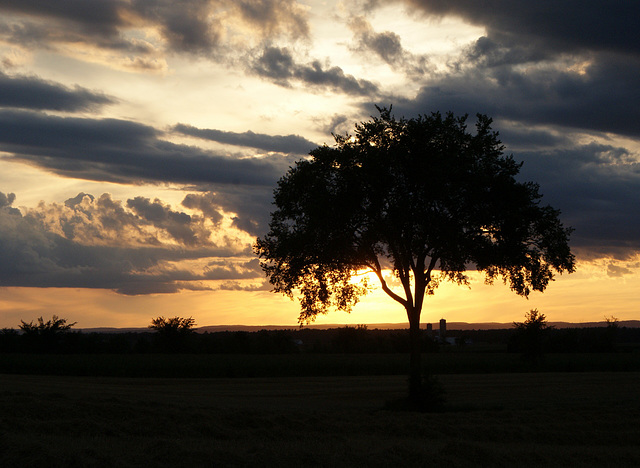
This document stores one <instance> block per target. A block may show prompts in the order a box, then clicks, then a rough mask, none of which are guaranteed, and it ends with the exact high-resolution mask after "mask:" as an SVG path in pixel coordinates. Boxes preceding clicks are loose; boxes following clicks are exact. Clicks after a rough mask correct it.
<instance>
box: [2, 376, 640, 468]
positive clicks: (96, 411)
mask: <svg viewBox="0 0 640 468" xmlns="http://www.w3.org/2000/svg"><path fill="white" fill-rule="evenodd" d="M439 380H440V382H441V384H442V386H443V387H444V389H445V391H446V395H447V399H448V401H449V407H448V408H447V410H446V411H444V412H441V413H434V414H420V413H406V412H397V411H389V410H385V409H384V404H385V401H387V400H392V399H394V398H398V397H399V396H402V395H403V394H404V391H405V385H406V382H405V379H404V377H402V376H356V377H335V376H333V377H298V378H235V379H157V378H148V379H137V378H107V377H64V376H28V375H0V420H1V423H2V424H1V426H0V427H1V429H0V466H61V467H62V466H64V467H71V466H123V467H127V466H131V467H133V466H254V465H256V464H258V465H262V466H398V465H404V466H599V467H603V466H612V467H614V466H615V467H620V466H640V447H639V445H638V441H639V440H640V426H639V425H638V424H637V421H638V420H639V418H640V399H639V398H638V395H639V394H640V373H638V372H616V373H607V372H592V373H527V374H483V375H479V374H466V375H443V376H441V377H440V378H439Z"/></svg>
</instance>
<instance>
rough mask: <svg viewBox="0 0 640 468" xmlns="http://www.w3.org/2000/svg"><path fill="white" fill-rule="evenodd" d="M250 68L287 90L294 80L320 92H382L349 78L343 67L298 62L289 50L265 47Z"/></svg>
mask: <svg viewBox="0 0 640 468" xmlns="http://www.w3.org/2000/svg"><path fill="white" fill-rule="evenodd" d="M250 67H251V68H250V70H251V71H252V72H253V73H256V74H257V75H259V76H261V77H263V78H269V79H271V80H273V82H274V83H276V84H278V85H280V86H285V87H288V86H291V82H292V81H294V82H299V83H301V84H303V85H306V86H308V87H312V88H317V89H319V90H322V89H329V90H333V91H338V92H343V93H345V94H353V95H360V96H363V95H372V94H375V93H377V91H378V86H377V85H375V84H374V83H372V82H371V81H368V80H359V79H357V78H355V77H354V76H352V75H347V74H345V73H344V71H343V70H342V69H341V68H340V67H335V66H334V67H331V66H324V65H323V64H322V63H320V61H318V60H314V61H312V62H311V63H308V64H301V63H298V62H297V61H296V59H295V58H294V56H293V54H292V52H291V51H290V50H289V49H288V48H286V47H284V48H281V47H265V48H264V50H263V51H262V52H261V54H259V56H258V57H256V58H255V59H254V60H253V62H252V63H251V66H250Z"/></svg>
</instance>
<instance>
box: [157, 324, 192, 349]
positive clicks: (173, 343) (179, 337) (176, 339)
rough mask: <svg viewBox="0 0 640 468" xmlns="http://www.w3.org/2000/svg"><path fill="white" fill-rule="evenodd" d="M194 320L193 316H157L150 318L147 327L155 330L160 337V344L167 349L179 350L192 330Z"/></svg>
mask: <svg viewBox="0 0 640 468" xmlns="http://www.w3.org/2000/svg"><path fill="white" fill-rule="evenodd" d="M195 325H196V321H195V319H194V318H193V317H188V318H182V317H170V318H164V317H157V318H154V319H152V320H151V325H149V328H151V329H153V330H155V331H156V332H157V333H158V337H159V338H160V343H161V346H162V347H163V348H164V349H165V350H167V351H180V350H182V349H183V348H184V346H185V343H186V338H187V336H188V335H190V334H191V333H192V332H193V327H194V326H195Z"/></svg>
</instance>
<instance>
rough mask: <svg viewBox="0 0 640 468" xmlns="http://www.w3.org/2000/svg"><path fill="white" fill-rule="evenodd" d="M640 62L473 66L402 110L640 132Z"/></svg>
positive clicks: (431, 87) (402, 105) (399, 108)
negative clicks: (580, 67)
mask: <svg viewBox="0 0 640 468" xmlns="http://www.w3.org/2000/svg"><path fill="white" fill-rule="evenodd" d="M638 76H640V61H639V62H637V63H636V62H629V61H625V60H621V59H617V58H610V59H602V60H601V61H599V62H596V63H593V64H591V65H588V66H585V69H584V73H583V74H579V73H575V72H573V71H571V70H563V69H557V68H554V67H540V68H536V69H529V70H524V71H523V70H519V69H517V68H511V67H496V68H491V69H484V70H482V69H475V68H474V69H469V70H465V71H463V72H460V73H452V74H450V75H447V76H443V77H441V78H436V79H434V80H432V81H431V82H430V83H429V85H428V86H425V87H423V88H422V90H421V91H420V93H419V95H418V96H417V97H416V98H415V99H413V100H411V101H408V100H407V101H399V102H398V103H397V105H396V106H395V108H396V109H397V112H398V113H399V114H405V115H415V114H417V113H424V112H425V111H427V112H428V111H431V110H434V109H439V110H441V111H446V110H452V111H454V112H456V113H460V114H463V113H469V114H471V115H474V114H475V113H477V112H480V113H483V114H488V115H490V116H492V117H494V118H501V119H508V120H516V121H521V122H528V123H530V124H551V125H557V126H561V127H569V128H574V129H583V130H589V131H601V132H611V133H617V134H620V135H628V136H633V137H638V136H640V126H638V125H637V122H638V121H639V120H640V106H637V105H635V103H636V102H640V86H639V85H638V81H637V77H638Z"/></svg>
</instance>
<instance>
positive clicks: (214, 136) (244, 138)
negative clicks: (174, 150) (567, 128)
mask: <svg viewBox="0 0 640 468" xmlns="http://www.w3.org/2000/svg"><path fill="white" fill-rule="evenodd" d="M172 130H173V131H175V132H178V133H182V134H184V135H190V136H194V137H197V138H202V139H204V140H211V141H217V142H219V143H225V144H228V145H237V146H246V147H249V148H258V149H262V150H265V151H276V152H280V153H297V154H308V153H309V151H311V150H312V149H313V148H315V147H316V146H318V145H317V144H315V143H313V142H311V141H309V140H307V139H306V138H303V137H301V136H299V135H286V136H283V135H276V136H273V135H265V134H264V133H254V132H252V131H247V132H244V133H236V132H225V131H222V130H215V129H203V128H196V127H192V126H191V125H185V124H178V125H175V126H174V127H173V129H172Z"/></svg>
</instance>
